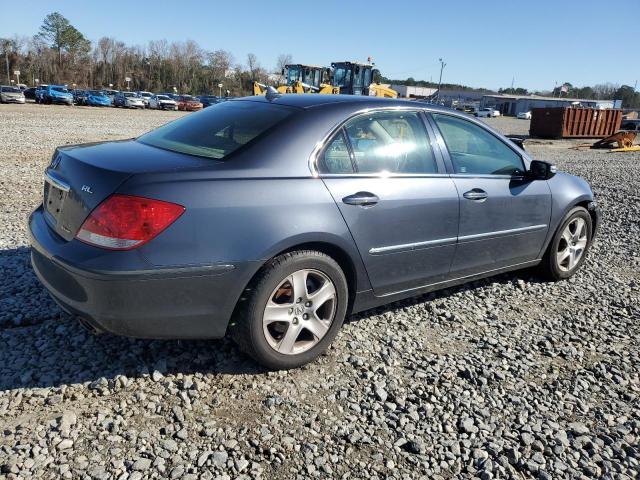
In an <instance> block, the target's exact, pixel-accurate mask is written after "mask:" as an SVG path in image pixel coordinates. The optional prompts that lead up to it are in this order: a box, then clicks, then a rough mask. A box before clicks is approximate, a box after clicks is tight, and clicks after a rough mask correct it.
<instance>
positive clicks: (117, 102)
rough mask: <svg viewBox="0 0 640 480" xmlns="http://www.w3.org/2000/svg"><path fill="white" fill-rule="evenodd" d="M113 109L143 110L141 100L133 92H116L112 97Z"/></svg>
mask: <svg viewBox="0 0 640 480" xmlns="http://www.w3.org/2000/svg"><path fill="white" fill-rule="evenodd" d="M113 106H114V107H125V108H144V102H143V101H142V98H140V97H138V96H137V95H136V94H135V93H134V92H118V93H117V94H116V95H115V96H114V97H113Z"/></svg>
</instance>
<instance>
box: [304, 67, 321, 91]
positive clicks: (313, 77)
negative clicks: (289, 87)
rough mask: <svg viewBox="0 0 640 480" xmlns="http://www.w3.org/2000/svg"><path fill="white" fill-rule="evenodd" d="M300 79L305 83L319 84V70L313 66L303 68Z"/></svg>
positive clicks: (315, 85)
mask: <svg viewBox="0 0 640 480" xmlns="http://www.w3.org/2000/svg"><path fill="white" fill-rule="evenodd" d="M302 81H303V82H304V83H306V84H307V85H313V86H314V87H317V86H319V85H320V70H318V69H313V68H309V67H307V68H305V69H304V71H303V75H302Z"/></svg>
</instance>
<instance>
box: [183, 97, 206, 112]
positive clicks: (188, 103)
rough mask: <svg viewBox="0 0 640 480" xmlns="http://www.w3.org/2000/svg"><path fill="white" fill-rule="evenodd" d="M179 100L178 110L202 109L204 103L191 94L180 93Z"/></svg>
mask: <svg viewBox="0 0 640 480" xmlns="http://www.w3.org/2000/svg"><path fill="white" fill-rule="evenodd" d="M177 102H178V110H184V111H185V112H194V111H196V110H202V108H203V105H202V103H200V101H199V100H198V99H197V98H195V97H192V96H191V95H180V97H178V100H177Z"/></svg>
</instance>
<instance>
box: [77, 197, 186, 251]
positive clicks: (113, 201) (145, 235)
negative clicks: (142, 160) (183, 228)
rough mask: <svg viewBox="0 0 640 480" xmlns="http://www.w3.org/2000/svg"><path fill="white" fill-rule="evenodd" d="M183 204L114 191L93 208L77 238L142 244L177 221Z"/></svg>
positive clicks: (122, 245) (120, 245) (116, 246)
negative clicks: (114, 192) (117, 193)
mask: <svg viewBox="0 0 640 480" xmlns="http://www.w3.org/2000/svg"><path fill="white" fill-rule="evenodd" d="M183 212H184V207H183V206H182V205H176V204H175V203H169V202H163V201H161V200H154V199H151V198H144V197H134V196H131V195H112V196H110V197H109V198H107V199H106V200H105V201H104V202H102V203H101V204H100V205H98V207H97V208H96V209H95V210H94V211H93V212H91V215H89V217H88V218H87V219H86V220H85V221H84V223H83V224H82V227H80V230H79V231H78V233H77V235H76V238H77V239H78V240H81V241H83V242H85V243H88V244H90V245H95V246H97V247H102V248H110V249H113V250H129V249H132V248H136V247H139V246H140V245H142V244H143V243H146V242H148V241H149V240H151V239H152V238H153V237H155V236H156V235H158V234H159V233H160V232H162V231H163V230H164V229H165V228H167V227H168V226H169V225H171V224H172V223H173V222H175V221H176V220H177V219H178V217H179V216H180V215H182V214H183Z"/></svg>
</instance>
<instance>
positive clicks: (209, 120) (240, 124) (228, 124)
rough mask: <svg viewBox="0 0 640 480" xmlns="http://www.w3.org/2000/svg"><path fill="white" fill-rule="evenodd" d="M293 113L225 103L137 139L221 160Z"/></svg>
mask: <svg viewBox="0 0 640 480" xmlns="http://www.w3.org/2000/svg"><path fill="white" fill-rule="evenodd" d="M295 111H296V110H295V109H292V108H287V107H284V106H280V105H272V104H263V103H257V102H243V101H237V102H225V103H218V104H216V105H213V106H211V107H209V108H207V109H205V110H202V111H201V112H199V113H192V114H190V115H187V116H185V117H182V118H181V119H179V120H176V121H174V122H171V123H169V124H167V125H164V126H162V127H160V128H158V129H156V130H153V131H151V132H149V133H147V134H145V135H142V136H141V137H139V138H138V139H137V141H139V142H141V143H145V144H147V145H152V146H154V147H158V148H162V149H165V150H171V151H174V152H180V153H186V154H189V155H197V156H200V157H207V158H213V159H216V160H222V159H224V158H225V157H227V156H228V155H230V154H231V153H233V152H234V151H236V150H238V149H239V148H240V147H242V146H244V145H247V144H249V143H250V142H252V141H253V140H255V139H256V138H257V137H258V136H260V135H262V134H263V133H265V132H266V131H267V130H269V129H270V128H272V127H274V126H275V125H276V124H278V123H280V122H282V121H283V120H284V119H285V118H287V117H289V116H290V115H291V114H293V113H294V112H295Z"/></svg>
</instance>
